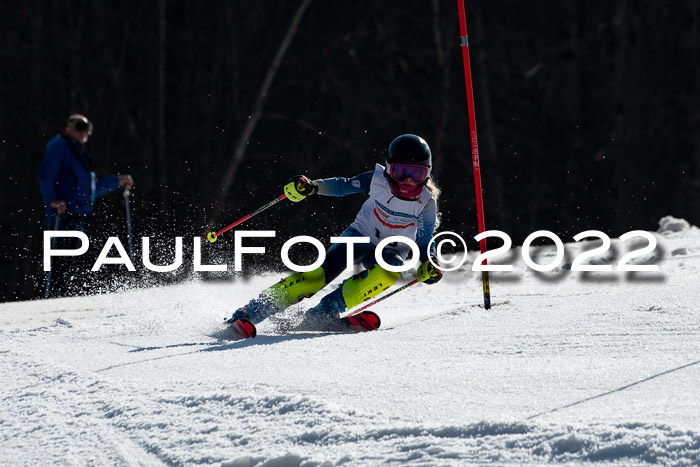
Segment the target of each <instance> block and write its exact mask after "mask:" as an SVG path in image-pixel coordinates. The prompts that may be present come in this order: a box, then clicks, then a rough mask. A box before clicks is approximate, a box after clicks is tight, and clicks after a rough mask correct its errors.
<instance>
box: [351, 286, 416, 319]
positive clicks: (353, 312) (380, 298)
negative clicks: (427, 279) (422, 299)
mask: <svg viewBox="0 0 700 467" xmlns="http://www.w3.org/2000/svg"><path fill="white" fill-rule="evenodd" d="M417 283H418V279H413V280H412V281H411V282H409V283H408V284H404V285H402V286H401V287H399V288H398V289H396V290H394V291H393V292H389V293H388V294H386V295H382V296H381V297H379V298H378V299H376V300H374V301H373V302H370V303H368V304H367V305H363V306H362V307H360V308H358V309H357V310H353V311H351V312H350V313H349V314H347V315H345V316H343V318H347V317H348V316H354V315H356V314H358V313H359V312H361V311H365V310H366V309H367V308H369V307H371V306H374V305H376V304H377V303H379V302H381V301H382V300H386V299H387V298H389V297H391V296H392V295H394V294H397V293H399V292H401V291H402V290H404V289H407V288H409V287H411V286H412V285H416V284H417Z"/></svg>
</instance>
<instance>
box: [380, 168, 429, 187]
mask: <svg viewBox="0 0 700 467" xmlns="http://www.w3.org/2000/svg"><path fill="white" fill-rule="evenodd" d="M389 170H390V172H389V175H391V178H393V179H394V180H396V181H397V182H399V183H402V182H404V181H406V180H408V179H409V178H410V179H411V180H413V181H414V182H415V183H423V182H424V181H426V180H427V179H428V176H429V175H430V167H426V166H424V165H413V164H391V167H390V169H389Z"/></svg>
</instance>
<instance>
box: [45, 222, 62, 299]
mask: <svg viewBox="0 0 700 467" xmlns="http://www.w3.org/2000/svg"><path fill="white" fill-rule="evenodd" d="M59 219H60V216H59V215H58V213H56V218H55V219H54V221H53V229H54V230H58V222H59ZM55 243H56V238H55V237H52V238H51V249H52V250H53V248H54V246H55ZM52 272H53V256H52V257H51V267H50V268H49V272H47V273H46V289H44V298H49V292H50V291H51V273H52Z"/></svg>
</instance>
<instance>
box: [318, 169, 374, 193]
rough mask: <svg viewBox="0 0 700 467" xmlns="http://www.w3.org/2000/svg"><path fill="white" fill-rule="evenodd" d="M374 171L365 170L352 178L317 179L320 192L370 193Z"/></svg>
mask: <svg viewBox="0 0 700 467" xmlns="http://www.w3.org/2000/svg"><path fill="white" fill-rule="evenodd" d="M373 174H374V172H373V171H371V170H370V171H369V172H365V173H363V174H360V175H357V176H355V177H352V178H345V177H334V178H324V179H322V180H315V182H316V183H317V184H318V194H319V195H324V196H347V195H352V194H355V193H369V187H370V184H371V183H372V175H373Z"/></svg>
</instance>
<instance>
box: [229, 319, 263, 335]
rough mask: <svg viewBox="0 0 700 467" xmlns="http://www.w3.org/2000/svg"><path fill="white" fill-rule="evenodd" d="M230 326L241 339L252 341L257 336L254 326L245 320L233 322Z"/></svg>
mask: <svg viewBox="0 0 700 467" xmlns="http://www.w3.org/2000/svg"><path fill="white" fill-rule="evenodd" d="M230 325H231V328H233V330H234V331H236V333H237V334H238V335H239V336H240V338H241V339H252V338H254V337H255V336H257V335H258V332H257V330H256V329H255V325H254V324H253V323H251V322H250V321H248V320H247V319H237V320H234V321H233V322H231V323H230Z"/></svg>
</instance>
